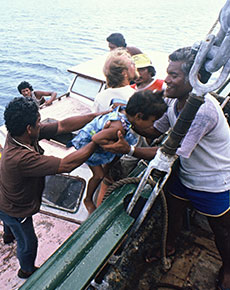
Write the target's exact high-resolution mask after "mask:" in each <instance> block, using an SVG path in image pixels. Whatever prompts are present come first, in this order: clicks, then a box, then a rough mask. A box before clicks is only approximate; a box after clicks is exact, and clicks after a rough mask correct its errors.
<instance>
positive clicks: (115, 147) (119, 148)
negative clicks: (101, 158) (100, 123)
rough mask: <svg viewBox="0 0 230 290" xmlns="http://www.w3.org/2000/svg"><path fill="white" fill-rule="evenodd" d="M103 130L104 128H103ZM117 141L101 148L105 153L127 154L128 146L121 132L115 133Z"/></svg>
mask: <svg viewBox="0 0 230 290" xmlns="http://www.w3.org/2000/svg"><path fill="white" fill-rule="evenodd" d="M104 129H105V127H104ZM117 137H118V141H116V142H114V141H110V142H109V143H108V144H106V145H103V146H101V147H102V148H103V149H104V150H105V151H110V152H112V153H116V154H127V153H129V151H130V145H129V144H128V142H127V141H126V140H125V138H124V136H123V134H122V132H121V131H120V130H118V132H117Z"/></svg>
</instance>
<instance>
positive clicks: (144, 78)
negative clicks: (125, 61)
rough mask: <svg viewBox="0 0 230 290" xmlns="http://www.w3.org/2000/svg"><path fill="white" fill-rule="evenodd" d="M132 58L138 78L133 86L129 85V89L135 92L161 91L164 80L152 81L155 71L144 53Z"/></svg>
mask: <svg viewBox="0 0 230 290" xmlns="http://www.w3.org/2000/svg"><path fill="white" fill-rule="evenodd" d="M132 58H133V60H134V62H135V65H136V68H137V70H138V73H139V78H138V79H137V80H136V82H135V84H133V85H131V87H132V88H134V89H136V90H151V91H155V90H157V91H161V90H163V89H164V80H161V79H156V80H155V79H154V76H155V75H156V70H155V68H154V66H153V65H152V62H151V60H150V58H149V57H148V56H147V55H146V54H144V53H140V54H136V55H133V56H132Z"/></svg>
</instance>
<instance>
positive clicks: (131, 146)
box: [128, 145, 135, 156]
mask: <svg viewBox="0 0 230 290" xmlns="http://www.w3.org/2000/svg"><path fill="white" fill-rule="evenodd" d="M134 151H135V147H134V146H133V145H130V151H129V153H128V155H129V156H133V154H134Z"/></svg>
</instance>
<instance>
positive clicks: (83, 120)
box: [57, 111, 109, 135]
mask: <svg viewBox="0 0 230 290" xmlns="http://www.w3.org/2000/svg"><path fill="white" fill-rule="evenodd" d="M108 112H109V111H106V112H103V113H90V114H86V115H82V116H74V117H70V118H67V119H64V120H62V121H58V130H57V135H59V134H65V133H70V132H73V131H76V130H79V129H81V128H82V127H84V126H85V125H86V124H87V123H89V122H90V121H92V120H93V119H94V118H95V117H97V116H99V115H103V114H107V113H108Z"/></svg>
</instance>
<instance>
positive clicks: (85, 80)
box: [71, 75, 104, 100]
mask: <svg viewBox="0 0 230 290" xmlns="http://www.w3.org/2000/svg"><path fill="white" fill-rule="evenodd" d="M103 86H104V82H103V81H100V80H97V79H93V78H89V77H86V76H83V75H77V76H76V78H75V80H74V82H73V85H72V87H71V92H72V93H75V94H78V95H81V96H83V97H86V98H88V99H91V100H94V98H95V96H96V95H97V94H98V93H99V92H100V91H101V89H102V88H103Z"/></svg>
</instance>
